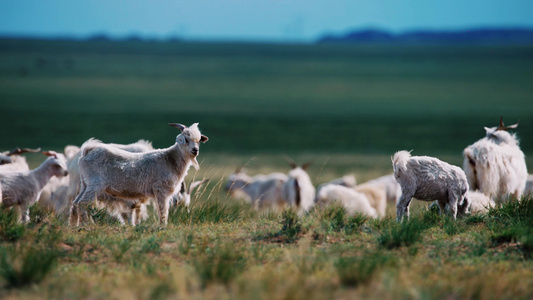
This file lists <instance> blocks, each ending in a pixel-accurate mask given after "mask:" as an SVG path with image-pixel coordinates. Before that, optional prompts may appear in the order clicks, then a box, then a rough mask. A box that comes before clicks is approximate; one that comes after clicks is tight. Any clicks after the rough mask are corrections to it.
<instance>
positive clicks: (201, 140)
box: [200, 135, 209, 143]
mask: <svg viewBox="0 0 533 300" xmlns="http://www.w3.org/2000/svg"><path fill="white" fill-rule="evenodd" d="M207 141H209V138H208V137H207V136H205V135H202V137H200V142H203V143H205V142H207Z"/></svg>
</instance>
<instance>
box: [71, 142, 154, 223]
mask: <svg viewBox="0 0 533 300" xmlns="http://www.w3.org/2000/svg"><path fill="white" fill-rule="evenodd" d="M89 141H96V140H94V139H89V140H88V141H87V142H89ZM98 142H99V141H98ZM107 145H109V146H112V147H116V148H119V149H122V150H125V151H128V152H134V153H141V152H148V151H153V150H154V148H153V147H152V143H150V142H148V141H145V140H139V141H137V142H135V143H131V144H126V145H122V144H114V143H109V144H107ZM75 150H76V149H75V148H70V150H67V148H65V153H66V152H70V155H71V159H69V161H68V172H69V185H68V190H67V203H68V204H69V206H70V207H71V218H70V225H73V226H75V225H77V224H78V222H79V216H78V211H77V208H76V207H75V206H72V202H73V201H74V199H75V197H76V196H77V195H78V194H79V193H80V189H81V188H80V187H81V180H80V171H79V167H78V160H79V158H80V156H81V152H80V151H79V148H78V151H75ZM122 200H123V201H124V203H123V204H119V203H115V202H119V201H120V199H118V198H113V197H112V196H102V197H101V198H100V199H99V200H98V199H97V200H96V202H95V204H96V206H97V207H99V208H104V207H106V204H108V212H109V213H110V214H111V215H113V216H115V217H116V218H117V219H118V220H119V221H120V222H121V223H122V224H124V218H125V219H126V220H139V212H141V211H146V208H145V207H144V206H145V204H142V205H141V206H140V207H137V206H136V205H132V203H131V201H128V200H125V199H122ZM100 202H102V203H100ZM132 209H133V210H134V211H135V212H136V213H137V215H134V216H132V211H131V210H132ZM141 215H143V216H144V215H145V214H142V213H141ZM137 223H138V222H137ZM132 225H133V223H132Z"/></svg>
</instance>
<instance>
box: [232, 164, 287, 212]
mask: <svg viewBox="0 0 533 300" xmlns="http://www.w3.org/2000/svg"><path fill="white" fill-rule="evenodd" d="M286 181H287V175H285V174H283V173H272V174H268V175H262V174H260V175H256V176H253V177H250V176H248V175H247V174H246V172H245V171H243V170H242V169H240V170H238V171H237V172H235V173H233V174H230V175H229V176H228V180H227V182H226V185H225V189H226V190H227V191H229V192H230V193H231V194H232V195H233V196H237V197H240V198H244V199H245V200H246V201H247V202H249V203H251V204H252V205H253V206H254V207H255V208H256V209H263V208H277V207H282V206H284V205H285V204H286V202H285V200H284V198H283V196H282V188H283V184H284V183H285V182H286Z"/></svg>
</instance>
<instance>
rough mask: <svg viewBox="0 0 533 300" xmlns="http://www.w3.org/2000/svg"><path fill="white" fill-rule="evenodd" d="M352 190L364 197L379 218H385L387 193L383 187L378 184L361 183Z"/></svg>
mask: <svg viewBox="0 0 533 300" xmlns="http://www.w3.org/2000/svg"><path fill="white" fill-rule="evenodd" d="M353 189H354V191H356V192H359V193H363V194H364V195H365V196H366V198H367V199H368V202H369V203H370V205H371V206H372V207H373V208H374V209H375V210H376V212H377V214H378V215H379V216H380V217H384V216H385V212H386V210H387V192H386V190H385V186H384V185H382V184H378V183H363V184H360V185H356V186H355V187H353Z"/></svg>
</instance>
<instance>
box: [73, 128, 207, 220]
mask: <svg viewBox="0 0 533 300" xmlns="http://www.w3.org/2000/svg"><path fill="white" fill-rule="evenodd" d="M169 125H170V126H173V127H176V128H178V129H180V130H181V131H182V132H181V133H180V134H179V135H178V136H177V137H176V143H175V144H174V145H172V146H171V147H169V148H166V149H158V150H154V151H149V152H143V153H131V152H128V151H125V150H121V149H118V148H116V147H113V146H109V145H106V144H103V143H99V142H94V141H89V142H86V143H84V144H83V145H82V149H81V152H82V154H81V157H80V159H79V161H78V167H79V170H80V178H81V192H80V194H79V195H78V196H77V197H76V199H75V200H74V202H73V207H74V206H75V207H77V208H78V209H81V213H82V214H84V215H86V211H85V209H83V208H82V207H81V205H82V204H83V205H84V204H85V203H88V202H90V201H94V200H95V199H96V198H97V197H98V196H99V195H101V194H103V193H107V194H109V195H111V196H115V197H119V198H124V199H131V200H136V199H139V202H141V203H142V202H145V201H147V199H148V198H154V199H155V200H156V203H157V205H156V207H157V210H158V214H159V220H160V223H161V224H164V225H166V224H167V220H168V209H169V202H170V197H171V196H172V195H173V194H174V190H175V189H176V187H178V188H179V186H180V185H181V183H182V182H183V179H184V177H185V176H186V175H187V172H188V170H189V168H190V166H191V165H192V166H194V167H195V168H196V169H199V168H200V166H199V164H198V161H197V160H196V157H197V156H198V154H199V152H200V150H199V147H200V145H199V144H200V142H204V143H205V142H207V141H208V138H207V136H205V135H202V134H201V133H200V130H199V129H198V123H194V124H193V125H191V126H190V127H187V126H185V125H182V124H177V123H169Z"/></svg>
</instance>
